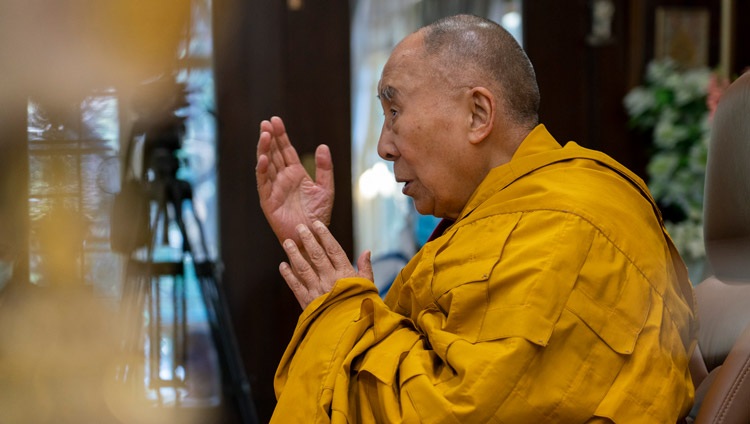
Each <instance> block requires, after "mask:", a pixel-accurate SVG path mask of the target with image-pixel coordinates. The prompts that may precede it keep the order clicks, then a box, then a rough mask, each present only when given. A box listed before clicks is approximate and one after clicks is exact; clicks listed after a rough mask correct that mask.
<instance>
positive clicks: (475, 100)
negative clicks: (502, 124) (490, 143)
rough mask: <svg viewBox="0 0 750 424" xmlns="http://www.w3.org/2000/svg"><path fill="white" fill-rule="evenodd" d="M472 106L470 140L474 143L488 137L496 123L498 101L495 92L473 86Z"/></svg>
mask: <svg viewBox="0 0 750 424" xmlns="http://www.w3.org/2000/svg"><path fill="white" fill-rule="evenodd" d="M471 108H472V114H471V124H470V128H469V141H470V142H471V143H472V144H477V143H480V142H481V141H482V140H484V139H485V138H487V136H488V135H489V134H490V132H492V128H493V126H494V124H495V113H496V112H497V110H496V109H497V102H496V99H495V96H494V94H492V92H491V91H490V90H488V89H486V88H484V87H474V88H472V89H471Z"/></svg>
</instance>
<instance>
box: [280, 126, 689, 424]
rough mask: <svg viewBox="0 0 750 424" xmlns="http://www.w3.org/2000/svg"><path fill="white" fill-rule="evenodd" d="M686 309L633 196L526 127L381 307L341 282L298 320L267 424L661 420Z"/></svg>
mask: <svg viewBox="0 0 750 424" xmlns="http://www.w3.org/2000/svg"><path fill="white" fill-rule="evenodd" d="M693 302H694V300H693V295H692V290H691V285H690V283H689V281H688V280H687V275H686V272H685V267H684V264H683V263H682V260H681V259H680V258H679V255H678V254H677V253H676V250H675V249H674V247H673V245H672V242H671V240H670V239H669V236H668V235H667V233H666V231H665V230H664V227H663V223H662V220H661V216H660V214H659V211H658V208H657V207H656V205H655V203H654V201H653V199H651V197H650V195H649V193H648V190H647V188H646V187H645V185H644V184H643V182H642V181H641V180H640V179H638V177H636V176H635V175H633V174H632V173H630V172H629V171H628V170H626V169H625V168H624V167H622V166H621V165H619V164H617V163H616V162H615V161H614V160H612V159H611V158H609V157H607V156H606V155H604V154H602V153H599V152H594V151H591V150H588V149H584V148H581V147H579V146H578V145H576V144H575V143H572V142H570V143H568V144H566V146H565V147H561V146H560V145H559V144H558V143H557V142H556V141H555V140H554V138H553V137H552V136H551V135H550V134H549V133H548V132H547V130H546V129H545V127H544V126H543V125H539V126H538V127H537V128H535V129H534V130H533V131H532V132H531V133H530V134H529V136H528V137H527V138H526V139H525V140H524V142H523V143H522V145H521V146H520V147H519V149H518V151H517V152H516V153H515V155H514V156H513V158H512V160H511V161H510V162H509V163H507V164H505V165H502V166H499V167H497V168H495V169H493V170H492V171H491V172H490V174H489V175H488V176H487V177H486V178H485V180H484V181H483V182H482V183H481V184H480V186H479V187H478V188H477V189H476V191H475V192H474V194H473V195H472V197H471V198H470V200H469V202H468V203H467V205H466V206H465V208H464V210H463V211H462V212H461V214H460V217H459V218H458V220H457V221H456V222H455V223H454V224H453V225H452V226H451V227H450V228H448V229H447V230H446V231H445V232H444V233H443V234H442V235H441V236H440V237H437V238H435V239H434V240H432V241H430V242H428V243H426V244H425V245H424V246H423V248H422V249H421V250H420V251H419V252H418V253H417V254H416V255H415V257H414V258H413V259H412V260H411V261H410V262H409V263H408V264H407V265H406V267H405V268H404V269H403V270H402V271H401V273H400V275H399V276H398V277H397V279H396V281H395V282H394V284H393V286H392V288H391V289H390V291H389V292H388V294H387V296H386V298H385V300H384V301H383V300H381V298H380V297H379V296H378V292H377V289H376V287H375V285H374V284H373V283H372V282H370V281H367V280H366V279H362V278H346V279H341V280H339V281H337V282H336V284H335V286H334V287H333V290H332V291H331V292H330V293H328V294H326V295H324V296H321V297H320V298H318V299H316V300H315V301H313V302H312V303H311V304H310V305H309V306H308V307H307V308H306V309H305V310H304V311H303V313H302V315H301V316H300V317H299V321H298V324H297V327H296V329H295V332H294V335H293V337H292V340H291V342H290V343H289V346H288V347H287V350H286V352H285V354H284V356H283V358H282V360H281V363H280V365H279V367H278V370H277V373H276V377H275V385H274V386H275V391H276V396H277V399H278V403H277V406H276V409H275V411H274V415H273V418H272V422H274V423H292V422H305V423H313V422H314V423H327V422H333V423H355V422H356V423H359V422H362V423H373V422H374V423H392V422H425V423H484V422H498V423H500V422H504V423H542V422H556V423H583V422H608V420H611V421H613V422H617V423H634V422H638V423H651V422H653V423H674V422H676V421H677V419H678V418H679V417H684V416H685V415H686V414H687V413H688V411H689V410H690V407H691V405H692V402H693V394H694V393H693V392H694V390H693V386H692V381H691V378H690V374H689V370H688V357H689V351H690V350H691V345H694V340H695V330H696V322H695V312H694V303H693Z"/></svg>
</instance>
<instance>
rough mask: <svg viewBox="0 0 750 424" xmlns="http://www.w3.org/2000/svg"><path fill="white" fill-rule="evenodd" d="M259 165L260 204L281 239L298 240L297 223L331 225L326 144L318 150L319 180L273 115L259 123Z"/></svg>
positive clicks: (331, 189) (330, 170)
mask: <svg viewBox="0 0 750 424" xmlns="http://www.w3.org/2000/svg"><path fill="white" fill-rule="evenodd" d="M256 159H257V165H256V167H255V177H256V180H257V181H258V195H259V196H260V206H261V208H262V209H263V214H264V215H265V216H266V219H267V220H268V223H269V224H270V225H271V229H273V232H274V233H275V234H276V237H278V239H279V241H283V240H286V239H292V240H294V241H295V242H297V243H299V241H300V240H299V237H298V235H297V232H296V231H295V227H296V226H297V225H298V224H301V223H302V224H305V225H307V226H311V225H312V223H313V222H315V221H316V220H317V221H321V222H323V223H324V224H326V225H328V224H330V222H331V211H332V210H333V197H334V187H333V161H332V160H331V152H330V150H328V147H327V146H325V145H320V146H318V148H317V150H316V151H315V167H316V170H315V174H316V181H313V179H312V178H311V177H310V175H309V174H308V173H307V171H306V170H305V168H304V167H303V166H302V163H301V162H300V159H299V156H298V155H297V151H296V150H295V149H294V146H292V144H291V142H290V141H289V136H288V134H287V132H286V129H285V127H284V122H283V121H282V120H281V118H279V117H276V116H274V117H272V118H271V119H270V120H268V121H263V122H261V123H260V137H259V138H258V150H257V157H256Z"/></svg>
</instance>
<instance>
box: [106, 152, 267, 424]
mask: <svg viewBox="0 0 750 424" xmlns="http://www.w3.org/2000/svg"><path fill="white" fill-rule="evenodd" d="M162 150H163V149H157V150H155V151H154V152H153V153H152V155H153V161H154V163H155V167H154V171H155V178H154V179H153V180H152V181H150V182H149V183H148V187H147V192H148V199H149V206H150V207H149V208H148V210H149V215H151V216H152V217H153V218H152V221H151V222H150V223H149V231H148V234H149V235H150V243H149V244H148V245H147V246H146V247H145V258H144V256H143V253H144V252H143V249H141V252H132V253H131V255H130V257H129V259H128V264H127V267H126V278H125V284H126V285H125V287H124V290H123V301H124V302H125V303H124V311H125V314H126V316H127V317H129V318H128V319H127V322H128V323H129V324H132V325H130V326H129V327H128V328H127V329H126V335H125V337H124V340H123V341H124V348H125V349H126V351H128V352H131V353H133V354H135V355H136V356H137V355H138V354H143V355H145V356H146V357H147V360H146V361H145V366H144V372H143V375H139V376H135V377H136V378H141V377H142V378H143V379H144V380H145V381H144V380H141V382H143V383H144V384H145V383H146V382H147V383H148V389H149V393H150V394H151V396H150V398H151V400H153V401H155V402H156V403H157V404H158V405H159V406H165V405H173V406H175V407H180V406H195V399H190V398H189V397H186V395H188V396H189V395H190V391H191V388H192V389H195V387H196V385H195V383H196V381H200V382H201V383H202V384H204V385H205V384H206V383H207V382H211V381H212V380H211V378H210V376H208V375H205V365H206V361H203V362H202V363H197V362H196V361H195V357H194V355H191V354H190V350H191V346H194V344H195V340H193V341H192V342H193V343H192V344H191V340H190V339H189V336H190V334H191V333H190V329H189V325H188V324H189V323H188V318H189V314H188V309H189V308H188V305H189V296H188V284H187V283H188V282H189V281H192V280H197V283H198V288H199V292H200V297H201V299H202V301H203V304H204V305H205V311H206V318H207V322H208V327H209V330H210V340H211V341H212V342H213V345H214V346H215V349H216V350H215V354H216V359H218V364H219V368H220V380H221V382H220V383H219V382H216V381H214V382H215V383H216V384H215V385H217V386H218V385H219V384H221V385H222V386H223V389H224V390H223V392H224V393H225V394H226V395H228V396H230V397H231V399H232V401H233V402H232V403H233V404H234V406H235V407H236V410H237V413H238V415H239V419H240V421H241V422H242V423H243V424H249V423H256V422H257V416H256V412H255V408H254V406H253V403H252V401H251V397H250V396H251V395H250V385H249V383H248V381H247V378H246V376H245V372H244V369H243V366H242V363H241V360H240V357H239V353H238V348H237V344H236V339H235V336H234V332H233V330H232V325H231V320H230V316H229V313H228V305H227V302H226V298H225V294H224V292H223V288H222V285H221V283H220V278H219V277H220V275H219V270H218V269H217V266H216V264H215V263H214V262H213V261H212V260H211V258H210V252H209V250H208V248H207V245H206V241H205V236H204V231H203V224H202V223H201V221H200V219H199V218H198V217H197V216H196V214H195V209H194V206H193V198H192V187H191V186H190V184H189V183H188V182H187V181H185V180H181V179H178V178H177V177H176V170H177V168H178V164H177V163H176V159H175V158H174V155H173V154H172V153H171V152H169V151H168V150H167V151H162ZM185 211H187V212H188V213H187V214H185V213H184V212H185ZM185 218H190V219H191V223H192V224H194V225H193V226H192V227H188V226H187V225H186V221H185ZM191 229H192V230H193V231H190V230H191ZM173 237H179V243H177V244H181V246H180V247H179V248H174V247H173V245H174V244H175V243H170V238H173ZM191 240H197V243H192V242H191ZM196 246H198V247H200V251H199V252H198V251H196V249H195V247H196ZM165 250H168V251H170V252H171V253H172V255H170V257H168V258H160V257H158V256H160V253H162V252H163V251H165ZM138 253H140V255H138ZM165 295H166V296H165ZM165 297H166V299H164V298H165ZM165 309H166V310H167V311H168V313H164V310H165ZM144 327H146V328H147V329H146V335H145V337H144V334H143V332H144ZM204 350H205V349H204ZM202 353H204V354H205V353H206V352H202ZM200 365H203V367H201V366H200ZM209 368H210V367H209ZM196 369H197V370H196ZM201 369H203V370H204V374H201ZM131 372H132V371H131V370H130V369H129V367H123V368H122V370H121V373H120V375H119V376H118V378H119V379H120V380H121V381H127V380H128V379H132V377H133V375H128V373H131ZM214 374H215V373H214ZM216 403H218V402H217V399H216V397H215V396H214V397H213V398H211V397H210V396H209V397H208V398H205V396H204V399H203V401H202V405H198V406H215V404H216Z"/></svg>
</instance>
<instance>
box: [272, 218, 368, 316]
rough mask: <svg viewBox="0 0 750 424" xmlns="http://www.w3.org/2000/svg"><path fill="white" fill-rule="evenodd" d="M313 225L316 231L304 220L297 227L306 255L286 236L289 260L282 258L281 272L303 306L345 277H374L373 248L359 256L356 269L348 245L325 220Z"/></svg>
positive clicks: (284, 243)
mask: <svg viewBox="0 0 750 424" xmlns="http://www.w3.org/2000/svg"><path fill="white" fill-rule="evenodd" d="M311 228H312V231H310V228H308V227H307V226H306V225H303V224H299V225H298V226H297V227H296V228H295V231H296V232H297V234H298V236H299V239H300V240H301V241H302V248H303V249H304V250H305V252H306V254H304V255H303V254H302V252H301V251H300V248H299V247H298V246H297V244H296V243H295V242H293V241H292V240H290V239H287V240H284V242H283V243H282V245H283V246H284V250H285V251H286V254H287V256H288V257H289V263H286V262H282V263H281V265H280V266H279V272H281V276H282V277H284V280H285V281H286V283H287V285H288V286H289V288H290V289H292V292H293V293H294V296H295V297H296V298H297V301H298V302H299V304H300V306H302V309H305V308H306V307H307V305H309V304H310V302H312V301H313V300H315V299H316V298H317V297H319V296H322V295H324V294H326V293H328V292H329V291H331V289H332V288H333V285H334V284H335V283H336V281H338V280H339V279H341V278H347V277H362V278H366V279H368V280H370V281H372V280H373V274H372V263H371V262H370V252H369V251H364V252H363V253H362V254H361V255H360V256H359V259H358V260H357V268H359V271H355V269H354V267H353V266H352V264H351V262H350V261H349V258H348V257H347V256H346V252H344V249H343V248H342V247H341V245H340V244H339V243H338V241H336V239H335V238H334V237H333V235H332V234H331V232H330V231H328V228H326V226H325V225H324V224H323V223H322V222H320V221H315V222H314V223H313V224H312V227H311ZM313 232H314V233H313ZM290 263H291V266H290Z"/></svg>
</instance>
